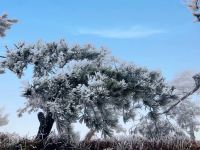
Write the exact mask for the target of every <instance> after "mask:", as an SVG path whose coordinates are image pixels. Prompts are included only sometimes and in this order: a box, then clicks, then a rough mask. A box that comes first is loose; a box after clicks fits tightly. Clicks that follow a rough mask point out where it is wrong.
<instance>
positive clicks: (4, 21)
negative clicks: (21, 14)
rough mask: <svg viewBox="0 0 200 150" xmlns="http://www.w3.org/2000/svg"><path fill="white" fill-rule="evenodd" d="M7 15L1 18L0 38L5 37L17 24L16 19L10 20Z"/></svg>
mask: <svg viewBox="0 0 200 150" xmlns="http://www.w3.org/2000/svg"><path fill="white" fill-rule="evenodd" d="M7 17H8V16H7V14H4V15H2V16H0V37H3V36H5V31H6V30H8V29H10V27H11V26H12V25H13V24H14V23H16V22H17V20H16V19H8V18H7Z"/></svg>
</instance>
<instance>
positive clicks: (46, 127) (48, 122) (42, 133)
mask: <svg viewBox="0 0 200 150" xmlns="http://www.w3.org/2000/svg"><path fill="white" fill-rule="evenodd" d="M38 120H39V122H40V126H39V129H38V133H37V136H36V138H35V139H36V140H40V141H42V140H44V139H46V138H47V137H48V135H49V133H50V132H51V129H52V127H53V123H54V119H53V118H52V113H51V112H49V113H47V115H46V117H45V116H44V113H43V112H39V113H38Z"/></svg>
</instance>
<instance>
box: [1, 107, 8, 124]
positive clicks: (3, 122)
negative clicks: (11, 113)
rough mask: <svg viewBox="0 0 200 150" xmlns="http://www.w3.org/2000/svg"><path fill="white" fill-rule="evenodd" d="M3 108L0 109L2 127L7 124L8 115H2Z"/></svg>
mask: <svg viewBox="0 0 200 150" xmlns="http://www.w3.org/2000/svg"><path fill="white" fill-rule="evenodd" d="M2 111H3V108H0V126H4V125H6V124H7V123H8V115H3V114H2Z"/></svg>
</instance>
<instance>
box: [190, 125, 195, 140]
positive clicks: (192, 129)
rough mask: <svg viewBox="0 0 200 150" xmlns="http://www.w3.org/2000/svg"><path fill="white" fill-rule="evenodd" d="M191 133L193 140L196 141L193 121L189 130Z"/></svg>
mask: <svg viewBox="0 0 200 150" xmlns="http://www.w3.org/2000/svg"><path fill="white" fill-rule="evenodd" d="M189 134H190V139H191V140H192V141H195V135H194V125H193V124H192V123H191V124H190V131H189Z"/></svg>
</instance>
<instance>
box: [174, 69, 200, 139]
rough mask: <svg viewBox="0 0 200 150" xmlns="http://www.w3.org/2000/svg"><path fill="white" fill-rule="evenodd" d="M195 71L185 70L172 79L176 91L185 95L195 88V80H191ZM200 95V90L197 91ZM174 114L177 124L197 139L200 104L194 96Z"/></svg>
mask: <svg viewBox="0 0 200 150" xmlns="http://www.w3.org/2000/svg"><path fill="white" fill-rule="evenodd" d="M192 74H194V71H184V72H182V73H180V74H179V75H178V77H176V78H175V79H173V80H172V82H171V84H174V85H175V90H176V93H177V94H179V95H184V93H187V92H188V91H189V90H190V89H192V88H194V81H193V80H191V77H192ZM196 94H197V96H199V90H198V91H197V92H196ZM171 113H172V115H173V117H174V118H175V120H176V122H177V124H178V125H179V126H180V127H181V128H183V129H185V130H186V131H187V133H188V134H189V135H190V138H191V140H193V141H195V134H194V132H195V131H198V130H199V127H200V126H199V125H200V121H198V117H199V116H200V106H199V105H198V104H197V103H195V102H194V101H192V98H190V99H189V98H188V99H186V100H185V101H183V102H182V103H181V104H180V105H178V106H177V107H176V108H175V109H173V110H172V112H171Z"/></svg>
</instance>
